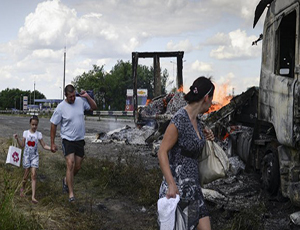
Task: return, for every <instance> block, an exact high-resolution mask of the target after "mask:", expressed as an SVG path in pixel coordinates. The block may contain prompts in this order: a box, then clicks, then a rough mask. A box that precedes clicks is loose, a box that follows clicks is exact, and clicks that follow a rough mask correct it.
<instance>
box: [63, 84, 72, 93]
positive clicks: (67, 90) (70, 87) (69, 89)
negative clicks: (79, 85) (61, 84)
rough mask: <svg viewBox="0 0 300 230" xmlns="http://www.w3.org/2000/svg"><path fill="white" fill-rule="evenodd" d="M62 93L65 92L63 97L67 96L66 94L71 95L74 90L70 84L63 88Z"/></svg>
mask: <svg viewBox="0 0 300 230" xmlns="http://www.w3.org/2000/svg"><path fill="white" fill-rule="evenodd" d="M64 91H65V95H66V96H67V94H68V93H73V92H74V91H75V88H74V86H73V85H71V84H70V85H67V86H66V87H65V90H64Z"/></svg>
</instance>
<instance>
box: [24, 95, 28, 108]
mask: <svg viewBox="0 0 300 230" xmlns="http://www.w3.org/2000/svg"><path fill="white" fill-rule="evenodd" d="M27 109H28V97H27V96H23V110H27Z"/></svg>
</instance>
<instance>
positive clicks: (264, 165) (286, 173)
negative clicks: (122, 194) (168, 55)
mask: <svg viewBox="0 0 300 230" xmlns="http://www.w3.org/2000/svg"><path fill="white" fill-rule="evenodd" d="M266 9H267V14H266V17H265V22H264V29H263V33H262V34H261V35H260V36H259V39H258V40H257V41H255V42H254V43H253V44H256V43H257V42H258V41H260V40H262V60H261V73H260V83H259V87H252V88H249V89H248V90H247V91H245V92H244V93H242V94H241V95H238V96H235V97H233V98H232V99H231V101H230V103H229V104H228V105H226V106H224V107H222V108H221V109H220V110H218V111H215V112H212V113H210V114H208V115H206V116H204V118H205V119H204V122H205V123H206V125H208V126H210V127H211V128H212V129H213V130H214V132H215V136H216V137H217V139H218V140H220V141H225V142H226V143H227V145H228V146H227V151H228V154H237V155H239V156H240V158H241V159H242V160H243V161H244V162H245V164H246V170H254V171H256V172H259V173H260V174H261V179H262V184H263V186H264V187H265V188H266V189H267V190H268V191H269V192H270V193H272V194H278V192H279V193H281V194H282V195H283V196H284V197H287V198H289V199H290V200H291V201H292V202H293V204H295V205H297V206H300V75H299V74H300V48H299V46H300V36H299V32H300V24H299V22H300V0H261V1H260V2H259V4H258V5H257V7H256V10H255V17H254V24H253V27H255V25H256V23H257V22H258V20H259V18H260V17H261V15H262V14H263V12H264V11H265V10H266ZM176 55H177V54H176ZM182 57H183V53H180V55H179V56H178V61H180V60H181V58H182ZM180 63H181V62H180ZM180 67H181V68H182V65H181V66H180ZM179 70H180V71H182V70H181V69H180V68H179ZM180 74H181V72H180ZM139 116H140V117H139ZM171 116H172V114H167V113H166V114H159V115H157V114H154V115H152V116H150V118H152V119H157V120H160V122H159V123H160V125H159V127H158V130H157V132H156V133H154V135H152V136H150V137H149V140H148V141H149V142H151V141H153V140H154V139H155V138H156V137H159V135H160V134H162V133H163V132H164V130H165V128H166V125H167V124H168V120H169V119H170V117H171ZM136 118H137V121H143V120H145V119H146V120H147V119H149V116H148V117H147V116H144V117H143V113H142V112H136ZM162 120H163V122H162Z"/></svg>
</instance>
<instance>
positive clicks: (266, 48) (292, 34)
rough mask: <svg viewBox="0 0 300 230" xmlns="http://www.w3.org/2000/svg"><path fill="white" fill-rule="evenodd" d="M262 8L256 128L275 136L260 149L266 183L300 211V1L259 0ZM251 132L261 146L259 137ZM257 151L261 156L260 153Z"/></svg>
mask: <svg viewBox="0 0 300 230" xmlns="http://www.w3.org/2000/svg"><path fill="white" fill-rule="evenodd" d="M264 2H265V3H264ZM263 3H264V4H268V12H267V15H266V19H265V22H264V32H263V46H262V47H263V48H262V63H261V74H260V85H259V100H258V124H259V125H258V128H260V129H262V128H261V127H263V126H264V127H268V131H269V135H270V134H273V135H271V136H270V137H271V138H269V140H268V142H266V143H264V148H263V151H264V154H265V155H264V158H263V159H264V161H263V163H265V164H268V165H267V167H266V168H265V169H264V170H265V172H264V174H265V175H264V176H265V180H268V181H265V184H266V185H267V186H268V189H269V190H271V191H274V192H275V190H276V189H277V187H278V185H280V188H281V192H282V194H283V195H284V196H285V197H289V198H290V199H291V200H292V201H293V203H295V204H297V205H298V206H300V159H299V155H300V75H299V74H300V72H299V71H300V60H299V57H300V54H299V51H300V50H299V45H300V37H299V29H300V27H299V26H300V25H299V22H300V18H299V16H300V15H299V11H300V7H299V5H300V1H299V0H274V1H270V0H268V1H263V0H261V2H260V3H259V4H261V5H258V6H257V7H262V8H264V7H265V6H264V5H263ZM257 10H259V8H257ZM254 22H255V21H254ZM254 26H255V24H254ZM255 133H257V134H256V136H254V138H255V139H257V140H258V141H257V143H256V144H258V145H257V146H260V145H259V144H260V140H259V138H257V137H259V135H260V132H259V130H258V132H255ZM254 143H255V140H254ZM256 149H257V150H256V154H257V155H258V154H260V151H261V148H256ZM278 166H279V168H277V167H278ZM272 167H273V169H272ZM268 174H270V175H268ZM278 176H279V178H280V179H279V178H278ZM278 179H279V181H278V182H277V180H278Z"/></svg>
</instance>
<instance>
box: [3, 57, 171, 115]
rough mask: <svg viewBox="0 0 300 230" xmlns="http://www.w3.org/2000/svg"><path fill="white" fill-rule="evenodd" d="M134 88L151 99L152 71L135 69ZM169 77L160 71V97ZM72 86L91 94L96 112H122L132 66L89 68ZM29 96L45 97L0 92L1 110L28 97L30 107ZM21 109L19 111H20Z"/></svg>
mask: <svg viewBox="0 0 300 230" xmlns="http://www.w3.org/2000/svg"><path fill="white" fill-rule="evenodd" d="M137 76H138V78H137V86H138V88H140V89H147V90H148V98H150V99H152V98H153V93H154V69H153V67H148V66H144V65H138V68H137ZM168 77H169V73H168V71H167V70H166V69H165V70H163V71H161V85H162V89H161V92H162V94H165V93H166V83H167V80H168ZM72 84H73V85H74V87H75V89H76V90H77V91H78V92H80V91H81V90H82V89H83V90H92V91H93V93H94V99H95V102H96V103H97V106H98V109H99V110H108V108H110V109H111V110H120V111H122V110H124V109H125V103H126V92H127V89H133V78H132V64H131V63H130V62H129V61H128V62H124V61H122V60H120V61H118V62H117V64H116V65H115V66H114V67H113V68H112V69H111V71H109V72H105V70H104V65H102V66H97V65H93V69H92V70H89V71H88V72H84V73H83V74H81V75H79V76H76V77H75V78H74V79H73V81H72ZM33 93H34V94H35V99H45V98H46V97H45V96H44V95H43V94H42V93H41V92H39V91H37V90H35V91H34V92H31V91H30V90H28V91H22V90H19V89H8V88H7V89H5V90H3V91H1V92H0V108H1V109H6V108H8V109H11V108H16V109H21V108H22V105H21V104H22V98H21V97H22V96H28V104H33ZM20 105H21V107H20Z"/></svg>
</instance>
